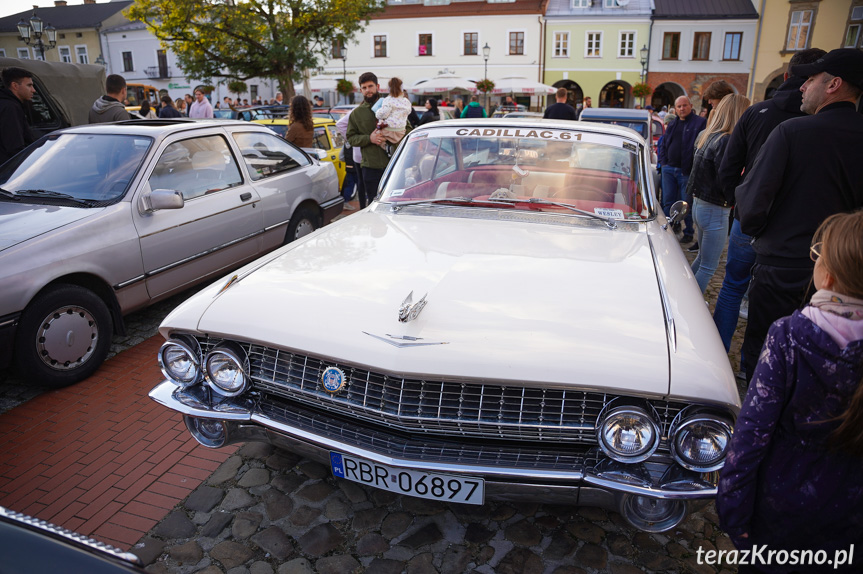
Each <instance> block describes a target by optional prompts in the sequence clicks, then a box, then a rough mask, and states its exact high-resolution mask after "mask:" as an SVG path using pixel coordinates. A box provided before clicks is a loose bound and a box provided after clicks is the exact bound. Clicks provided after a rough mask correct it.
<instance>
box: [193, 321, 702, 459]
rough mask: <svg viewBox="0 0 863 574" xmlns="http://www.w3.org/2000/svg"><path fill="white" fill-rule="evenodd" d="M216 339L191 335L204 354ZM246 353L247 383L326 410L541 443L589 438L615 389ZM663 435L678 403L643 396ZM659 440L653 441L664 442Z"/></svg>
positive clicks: (276, 352)
mask: <svg viewBox="0 0 863 574" xmlns="http://www.w3.org/2000/svg"><path fill="white" fill-rule="evenodd" d="M219 342H220V341H219V340H211V339H203V338H202V339H199V343H200V344H201V348H202V350H203V352H204V353H207V352H208V351H209V350H210V349H211V348H212V347H213V346H215V345H216V344H218V343H219ZM241 345H242V346H243V347H244V348H245V350H246V352H247V353H248V355H249V362H250V370H251V372H250V376H251V379H252V389H253V390H256V391H259V392H261V393H262V394H263V395H264V397H263V400H264V401H266V400H267V399H266V396H267V395H271V396H274V397H280V398H283V399H287V400H289V401H292V402H295V403H301V404H305V405H308V406H311V407H315V408H318V409H323V410H330V411H332V412H334V413H337V414H338V415H339V416H341V417H347V418H356V419H359V420H362V421H365V422H366V423H371V424H373V425H378V426H384V427H389V428H390V429H393V430H397V431H399V432H404V433H421V434H427V435H437V436H449V437H453V436H462V437H466V438H479V439H501V440H510V441H512V440H515V441H528V442H538V441H543V442H547V443H555V442H559V443H567V444H581V445H595V444H596V436H595V430H594V429H595V425H596V421H597V418H598V417H599V414H600V412H601V411H602V409H603V407H604V406H605V405H606V404H607V403H608V402H609V401H611V400H612V399H614V398H616V397H617V395H611V394H606V393H596V392H587V391H579V390H572V389H545V388H535V387H524V386H514V385H501V384H497V383H479V382H454V381H442V380H424V379H414V378H405V377H398V376H393V375H389V374H387V373H382V372H375V371H369V370H366V369H362V368H356V367H353V366H351V365H346V364H342V363H339V362H337V361H331V360H326V361H324V360H321V359H318V358H315V357H310V356H307V355H301V354H297V353H291V352H289V351H284V350H280V349H274V348H269V347H264V346H261V345H250V344H247V343H241ZM332 366H335V367H339V368H340V369H342V371H344V373H345V375H346V378H347V379H348V383H347V384H346V386H345V388H344V389H342V390H341V391H340V392H339V393H337V394H336V395H331V394H330V393H328V392H326V391H324V389H323V388H322V387H321V385H320V376H321V373H322V371H323V370H324V369H326V368H327V367H332ZM650 402H651V404H652V405H653V407H654V408H655V409H656V411H657V413H658V414H659V417H660V420H659V421H658V422H659V424H660V428H661V430H662V435H663V438H664V437H665V436H667V433H668V428H669V426H670V425H671V422H672V420H673V419H674V417H675V415H677V413H678V412H679V411H680V410H681V409H682V408H684V407H685V406H686V405H685V404H682V403H669V402H667V401H661V400H652V401H650ZM664 443H665V441H664V440H663V444H662V445H661V448H662V447H664Z"/></svg>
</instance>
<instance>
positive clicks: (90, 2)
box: [84, 0, 96, 4]
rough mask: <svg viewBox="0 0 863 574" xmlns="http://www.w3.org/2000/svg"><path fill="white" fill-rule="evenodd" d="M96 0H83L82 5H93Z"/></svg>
mask: <svg viewBox="0 0 863 574" xmlns="http://www.w3.org/2000/svg"><path fill="white" fill-rule="evenodd" d="M95 3H96V0H84V4H95Z"/></svg>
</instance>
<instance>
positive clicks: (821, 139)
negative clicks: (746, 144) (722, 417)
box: [735, 48, 863, 379]
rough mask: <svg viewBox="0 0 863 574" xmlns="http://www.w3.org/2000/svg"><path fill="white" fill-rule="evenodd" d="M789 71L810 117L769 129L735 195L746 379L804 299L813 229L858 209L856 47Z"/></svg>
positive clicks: (862, 202)
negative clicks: (744, 254) (745, 300)
mask: <svg viewBox="0 0 863 574" xmlns="http://www.w3.org/2000/svg"><path fill="white" fill-rule="evenodd" d="M791 74H792V75H794V76H801V77H805V78H806V81H805V82H804V83H803V85H802V86H801V87H800V91H801V92H802V93H803V99H802V101H803V103H802V105H801V108H800V109H801V110H802V111H803V112H805V113H807V114H811V115H809V116H806V117H802V118H795V119H791V120H788V121H786V122H783V123H781V124H780V125H779V126H778V127H777V128H776V129H774V130H773V132H771V134H770V136H769V137H768V138H767V141H766V142H765V143H764V145H763V146H762V148H761V151H759V152H758V156H757V157H756V158H755V163H754V164H753V166H752V173H751V174H750V175H749V177H747V178H746V180H745V181H744V182H743V183H742V184H741V185H740V186H738V187H737V189H736V193H735V196H736V199H737V209H738V213H739V216H740V228H741V230H742V231H743V233H745V234H747V235H751V236H752V237H753V242H752V247H753V249H754V250H755V266H754V267H753V268H752V284H751V286H750V290H749V322H748V324H747V327H746V333H745V335H744V340H743V353H742V354H743V360H744V365H743V366H744V370H745V371H746V376H747V378H749V379H751V378H752V373H753V371H754V370H755V366H756V365H757V363H758V356H759V354H760V352H761V347H762V345H763V344H764V340H765V338H766V337H767V331H768V329H769V328H770V325H771V324H772V323H773V321H775V320H776V319H779V318H781V317H784V316H786V315H790V314H791V313H792V312H793V311H794V310H795V309H797V308H798V307H800V306H801V304H803V303H805V301H806V299H808V297H807V295H808V293H807V292H808V290H809V285H810V281H811V279H812V268H813V266H814V264H813V261H812V259H810V251H809V247H810V244H811V241H812V236H813V235H814V233H815V230H816V229H817V227H818V226H819V225H820V224H821V222H822V221H824V220H825V219H826V218H827V217H828V216H830V215H832V214H834V213H840V212H849V211H853V210H855V209H859V208H860V207H863V161H861V159H860V142H861V141H863V116H861V115H860V114H858V113H857V111H856V109H855V108H856V102H857V99H858V98H859V97H860V95H861V93H863V52H861V51H860V50H857V49H854V48H842V49H838V50H833V51H831V52H829V53H827V54H825V55H824V56H823V57H822V58H819V59H818V60H816V61H815V62H813V63H811V64H801V65H798V66H792V67H791Z"/></svg>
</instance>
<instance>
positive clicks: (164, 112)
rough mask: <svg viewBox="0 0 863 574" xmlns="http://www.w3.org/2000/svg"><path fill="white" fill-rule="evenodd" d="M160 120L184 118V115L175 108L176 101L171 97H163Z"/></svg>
mask: <svg viewBox="0 0 863 574" xmlns="http://www.w3.org/2000/svg"><path fill="white" fill-rule="evenodd" d="M159 117H160V118H182V117H183V114H181V113H180V111H179V110H178V109H177V108H175V107H174V100H172V99H171V96H168V95H164V96H162V109H160V110H159Z"/></svg>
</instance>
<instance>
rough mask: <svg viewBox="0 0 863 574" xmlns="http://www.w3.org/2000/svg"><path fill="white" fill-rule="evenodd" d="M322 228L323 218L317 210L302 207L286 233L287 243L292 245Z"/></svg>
mask: <svg viewBox="0 0 863 574" xmlns="http://www.w3.org/2000/svg"><path fill="white" fill-rule="evenodd" d="M320 226H321V217H320V215H319V214H318V211H317V210H316V209H312V208H311V207H308V206H301V207H300V208H299V209H297V211H296V212H295V213H294V216H293V217H291V221H290V223H288V231H287V232H286V233H285V243H286V244H287V243H290V242H291V241H294V240H296V239H299V238H300V237H305V236H306V235H308V234H309V233H311V232H313V231H315V230H317V229H318V228H320Z"/></svg>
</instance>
